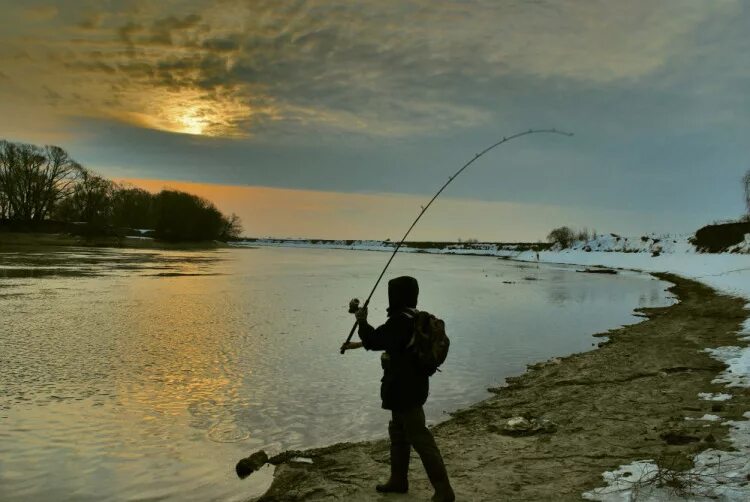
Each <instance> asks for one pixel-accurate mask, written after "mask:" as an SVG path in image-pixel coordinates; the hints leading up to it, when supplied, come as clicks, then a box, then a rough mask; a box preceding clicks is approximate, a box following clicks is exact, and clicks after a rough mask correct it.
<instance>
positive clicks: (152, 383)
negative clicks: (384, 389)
mask: <svg viewBox="0 0 750 502" xmlns="http://www.w3.org/2000/svg"><path fill="white" fill-rule="evenodd" d="M385 258H387V257H386V256H385V255H383V254H381V253H366V252H349V251H330V250H296V249H254V250H248V249H244V250H223V251H209V252H176V251H165V252H154V251H138V250H92V249H80V248H60V249H56V250H54V251H48V250H44V251H43V252H42V251H38V250H36V251H34V250H32V251H30V252H21V253H19V252H14V253H0V313H2V317H3V333H2V336H0V419H1V420H2V422H0V424H1V425H0V499H2V500H12V501H15V500H27V499H54V500H86V499H91V500H122V499H134V498H135V499H147V498H160V499H175V500H176V499H183V498H189V499H201V500H210V499H221V500H233V499H237V500H243V499H246V498H247V497H248V496H250V495H251V494H252V492H253V490H255V491H258V490H261V489H262V482H263V481H264V480H267V478H268V475H267V473H266V474H264V475H262V476H260V477H258V478H255V479H253V478H250V479H248V480H245V481H238V480H237V479H235V476H234V473H233V471H232V469H233V465H234V462H235V461H236V460H237V459H239V458H241V457H243V456H245V455H246V454H247V453H248V452H249V451H251V450H254V449H256V448H261V447H262V448H265V449H267V450H269V451H275V450H280V449H284V448H303V447H310V446H320V445H324V444H330V443H334V442H338V441H346V440H355V439H364V438H369V437H373V436H383V435H384V433H385V430H384V425H383V424H384V423H385V420H386V415H385V413H384V412H383V411H382V410H380V409H379V401H378V399H377V395H378V385H379V379H380V365H379V362H378V358H377V357H376V355H374V354H372V353H366V352H363V351H356V352H351V353H347V355H346V356H344V357H342V356H341V355H339V353H338V350H337V349H338V347H339V345H340V344H341V342H342V340H343V337H344V336H345V334H346V332H348V329H349V327H350V326H351V322H352V319H351V316H350V315H349V314H347V312H346V308H345V306H346V303H347V301H348V299H349V298H351V297H354V296H362V295H363V294H364V293H366V292H367V291H368V290H369V288H370V287H371V281H372V280H373V277H372V276H373V274H374V272H375V271H377V270H378V269H379V267H380V266H382V264H383V262H384V260H385ZM50 270H54V271H56V272H59V273H47V271H50ZM19 271H22V272H19ZM407 273H408V274H411V275H414V276H416V277H418V278H419V280H420V283H421V290H422V293H421V296H420V305H421V306H422V307H423V308H425V309H426V310H429V311H432V312H435V313H437V314H438V315H439V316H440V317H442V318H444V319H445V320H446V323H447V327H448V331H449V335H450V336H451V339H452V345H451V354H450V356H449V360H448V363H447V364H446V366H445V368H444V371H443V372H442V373H440V374H438V375H436V376H435V377H434V378H433V382H432V388H433V392H432V396H431V398H430V401H428V407H427V413H428V418H429V420H430V421H431V422H435V421H436V420H439V419H441V418H443V417H444V416H445V415H444V411H449V410H453V409H456V408H458V407H462V406H465V405H467V404H469V403H471V402H473V401H476V400H478V399H481V398H483V397H485V396H486V393H485V390H484V389H486V387H488V386H490V385H496V384H499V383H501V382H502V380H503V379H504V377H506V376H508V375H511V374H517V373H519V372H520V371H522V370H523V369H524V367H525V365H526V364H527V363H531V362H534V361H537V360H540V359H545V358H547V357H550V356H553V355H561V354H566V353H570V352H574V351H580V350H586V349H588V348H590V346H591V344H592V339H591V337H590V336H589V335H590V334H591V333H594V332H597V331H604V330H607V329H608V328H611V327H614V326H615V325H617V324H621V323H625V322H632V321H635V320H636V319H635V318H634V317H633V316H632V315H631V313H630V310H631V309H632V308H633V307H635V306H656V305H661V304H665V303H667V302H668V301H669V300H668V298H667V295H665V293H664V284H663V283H661V282H659V281H654V280H651V279H649V278H648V277H643V276H639V275H636V274H629V275H628V274H626V275H623V276H617V277H611V276H601V275H594V274H580V273H576V272H575V271H573V270H571V269H566V268H563V267H546V266H539V265H536V264H532V265H527V264H521V265H518V264H513V263H509V262H504V261H501V260H496V259H492V258H486V257H456V256H431V255H403V256H399V258H398V259H397V260H396V261H395V262H394V266H393V269H392V270H391V271H390V275H392V276H395V275H400V274H407ZM21 274H23V275H21ZM385 298H386V293H385V290H381V291H379V292H378V293H376V297H375V300H374V301H373V304H372V306H371V309H370V311H371V314H370V316H371V319H372V321H373V322H377V321H378V320H384V319H385V312H384V306H385ZM263 476H265V478H264V477H263Z"/></svg>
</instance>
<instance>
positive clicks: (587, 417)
mask: <svg viewBox="0 0 750 502" xmlns="http://www.w3.org/2000/svg"><path fill="white" fill-rule="evenodd" d="M659 277H660V278H663V279H665V280H668V281H670V282H672V283H674V284H675V286H674V288H672V291H673V293H674V294H675V295H676V296H677V297H678V298H679V299H680V303H679V304H677V305H674V306H672V307H667V308H657V309H644V310H641V311H640V312H641V313H642V314H644V315H646V316H648V319H647V320H645V321H644V322H642V323H640V324H637V325H633V326H627V327H624V328H620V329H616V330H613V331H610V332H608V333H603V334H602V335H600V336H606V337H607V339H606V340H608V341H605V342H603V343H602V344H601V347H600V348H599V349H598V350H594V351H591V352H586V353H583V354H575V355H572V356H569V357H565V358H560V359H553V360H551V362H547V363H541V364H537V365H534V366H532V367H530V369H529V371H528V372H526V373H525V374H524V375H522V376H520V377H514V378H510V379H508V384H507V386H505V387H502V388H499V389H491V392H492V393H493V394H494V395H492V396H491V397H490V398H488V399H486V400H485V401H482V402H480V403H478V404H476V405H474V406H472V407H470V408H468V409H465V410H462V411H459V412H457V413H454V414H453V417H452V418H451V419H450V420H448V421H446V422H443V423H441V424H439V425H437V426H435V427H434V428H433V429H432V430H433V433H434V434H435V438H436V440H437V443H438V445H439V446H440V448H441V450H442V452H443V455H444V457H445V461H446V464H447V466H448V471H449V473H450V475H451V478H452V481H453V484H454V488H455V490H456V494H457V500H459V501H460V500H482V501H484V500H487V501H498V500H534V501H536V500H580V499H581V493H583V492H584V491H587V490H590V489H592V488H594V487H597V486H601V485H602V478H601V475H602V472H603V471H605V470H611V469H614V468H616V467H617V466H619V465H621V464H627V463H630V462H631V461H633V460H643V459H654V460H656V461H657V463H659V464H661V465H662V466H665V467H670V468H677V469H681V468H689V467H690V466H691V461H690V458H691V456H692V455H693V454H695V453H696V452H698V451H701V450H704V449H707V448H710V447H722V448H728V447H729V445H728V444H727V443H726V436H727V429H726V427H725V426H721V425H720V424H718V423H717V422H703V421H699V420H695V421H686V420H685V417H701V416H703V415H704V414H706V413H710V414H714V415H718V416H720V417H722V419H742V413H743V412H744V411H747V410H749V409H750V390H748V389H738V388H733V389H727V388H726V387H724V386H723V385H720V384H712V383H711V381H712V380H713V379H714V377H716V375H717V374H718V373H719V372H721V371H722V370H723V369H724V364H722V363H720V362H718V361H716V360H714V359H712V358H711V357H709V355H708V354H706V353H705V352H703V349H705V348H708V347H719V346H725V345H744V344H743V343H742V342H739V341H738V338H737V336H736V332H737V331H738V330H739V329H740V325H741V323H742V321H743V320H744V319H745V318H746V317H747V314H748V313H747V311H746V310H745V309H744V306H745V303H746V302H745V301H744V300H741V299H737V298H733V297H729V296H724V295H720V294H718V293H717V292H715V291H713V290H712V289H710V288H708V287H706V286H703V285H701V284H699V283H697V282H694V281H688V280H685V279H681V278H678V277H675V276H672V275H666V274H665V275H659ZM436 391H437V392H439V389H436ZM699 392H714V393H718V392H725V393H730V394H734V398H733V399H731V400H730V401H727V402H711V401H704V400H701V399H699V397H698V393H699ZM373 399H375V397H373ZM519 415H521V416H525V417H527V418H536V417H544V418H547V419H550V420H552V421H553V422H554V423H555V424H557V426H558V428H557V430H556V431H555V432H552V433H540V434H536V435H531V436H525V437H511V436H507V435H504V434H503V433H502V428H503V425H504V424H505V421H506V420H507V419H508V418H510V417H513V416H519ZM385 427H386V424H385V423H384V424H383V428H384V429H385ZM248 453H251V452H248ZM304 455H305V456H307V457H310V458H312V460H313V464H311V465H308V464H300V463H285V464H281V465H279V466H278V467H277V469H276V475H275V479H274V482H273V484H272V486H271V488H270V489H269V490H268V491H267V492H266V494H265V495H264V496H263V497H261V499H260V500H262V501H293V500H357V501H360V500H361V501H368V500H373V501H374V500H378V501H394V502H396V501H408V500H415V501H416V500H429V498H430V496H431V495H432V490H431V487H430V485H429V482H428V480H427V478H426V476H425V474H424V470H423V468H422V466H421V464H420V462H419V458H418V457H417V456H416V454H414V453H412V462H411V468H410V492H409V493H408V494H406V495H388V496H385V495H380V494H378V493H376V492H375V491H374V489H373V487H374V486H375V484H376V482H378V481H380V480H383V479H385V478H387V474H388V443H387V441H385V440H378V441H370V442H362V443H353V444H352V443H346V444H338V445H334V446H330V447H327V448H322V449H316V450H309V451H307V452H305V454H304Z"/></svg>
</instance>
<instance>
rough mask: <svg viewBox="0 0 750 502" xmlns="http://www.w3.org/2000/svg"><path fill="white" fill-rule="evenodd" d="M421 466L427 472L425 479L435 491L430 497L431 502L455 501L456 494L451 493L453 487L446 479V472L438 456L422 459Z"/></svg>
mask: <svg viewBox="0 0 750 502" xmlns="http://www.w3.org/2000/svg"><path fill="white" fill-rule="evenodd" d="M422 464H423V465H424V467H425V471H427V477H428V478H430V483H432V487H433V488H434V489H435V494H434V495H433V496H432V499H431V500H432V502H453V501H454V500H456V494H455V493H453V487H452V486H451V482H450V480H449V479H448V472H447V471H446V470H445V464H444V463H443V459H442V458H441V457H440V456H430V457H427V456H425V457H422Z"/></svg>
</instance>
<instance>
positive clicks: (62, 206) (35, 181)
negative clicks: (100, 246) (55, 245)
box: [0, 140, 242, 241]
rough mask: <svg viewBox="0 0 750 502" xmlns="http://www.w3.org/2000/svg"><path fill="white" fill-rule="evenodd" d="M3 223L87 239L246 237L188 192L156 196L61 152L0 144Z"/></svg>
mask: <svg viewBox="0 0 750 502" xmlns="http://www.w3.org/2000/svg"><path fill="white" fill-rule="evenodd" d="M0 222H9V223H11V224H14V223H15V224H18V223H21V224H28V225H30V226H31V227H34V226H38V225H40V224H42V223H44V222H63V223H68V224H71V225H73V224H76V227H77V228H80V229H81V230H82V233H87V234H91V235H94V234H110V233H117V234H126V233H128V231H129V230H131V229H151V230H153V235H154V237H156V238H159V239H163V240H169V241H201V240H214V239H218V240H229V239H232V238H236V237H238V236H239V235H240V233H241V232H242V226H241V224H240V220H239V218H238V217H237V215H235V214H232V215H231V216H226V215H224V214H222V213H221V211H219V210H218V209H217V208H216V206H214V204H213V203H212V202H210V201H208V200H206V199H203V198H201V197H198V196H196V195H193V194H189V193H187V192H181V191H176V190H162V191H161V192H159V193H158V194H152V193H150V192H147V191H146V190H142V189H140V188H136V187H133V186H130V185H126V184H118V183H115V182H113V181H111V180H108V179H106V178H103V177H101V176H98V175H97V174H95V173H93V172H92V171H90V170H88V169H86V168H84V167H83V166H82V165H81V164H79V163H78V162H76V161H75V160H73V159H72V158H71V157H70V155H69V154H68V152H66V151H65V150H63V149H62V148H60V147H58V146H37V145H32V144H26V143H13V142H10V141H5V140H1V141H0Z"/></svg>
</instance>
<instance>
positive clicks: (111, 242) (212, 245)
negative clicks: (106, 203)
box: [0, 232, 227, 250]
mask: <svg viewBox="0 0 750 502" xmlns="http://www.w3.org/2000/svg"><path fill="white" fill-rule="evenodd" d="M45 246H81V247H102V248H132V249H167V250H170V249H173V250H190V249H201V250H202V249H216V248H225V247H227V244H226V243H225V242H220V241H205V242H165V241H160V240H156V239H152V238H150V237H132V236H125V237H116V236H96V237H81V236H76V235H71V234H65V233H57V234H55V233H37V232H0V249H2V248H4V247H8V248H10V247H16V248H19V247H25V248H33V247H45Z"/></svg>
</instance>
